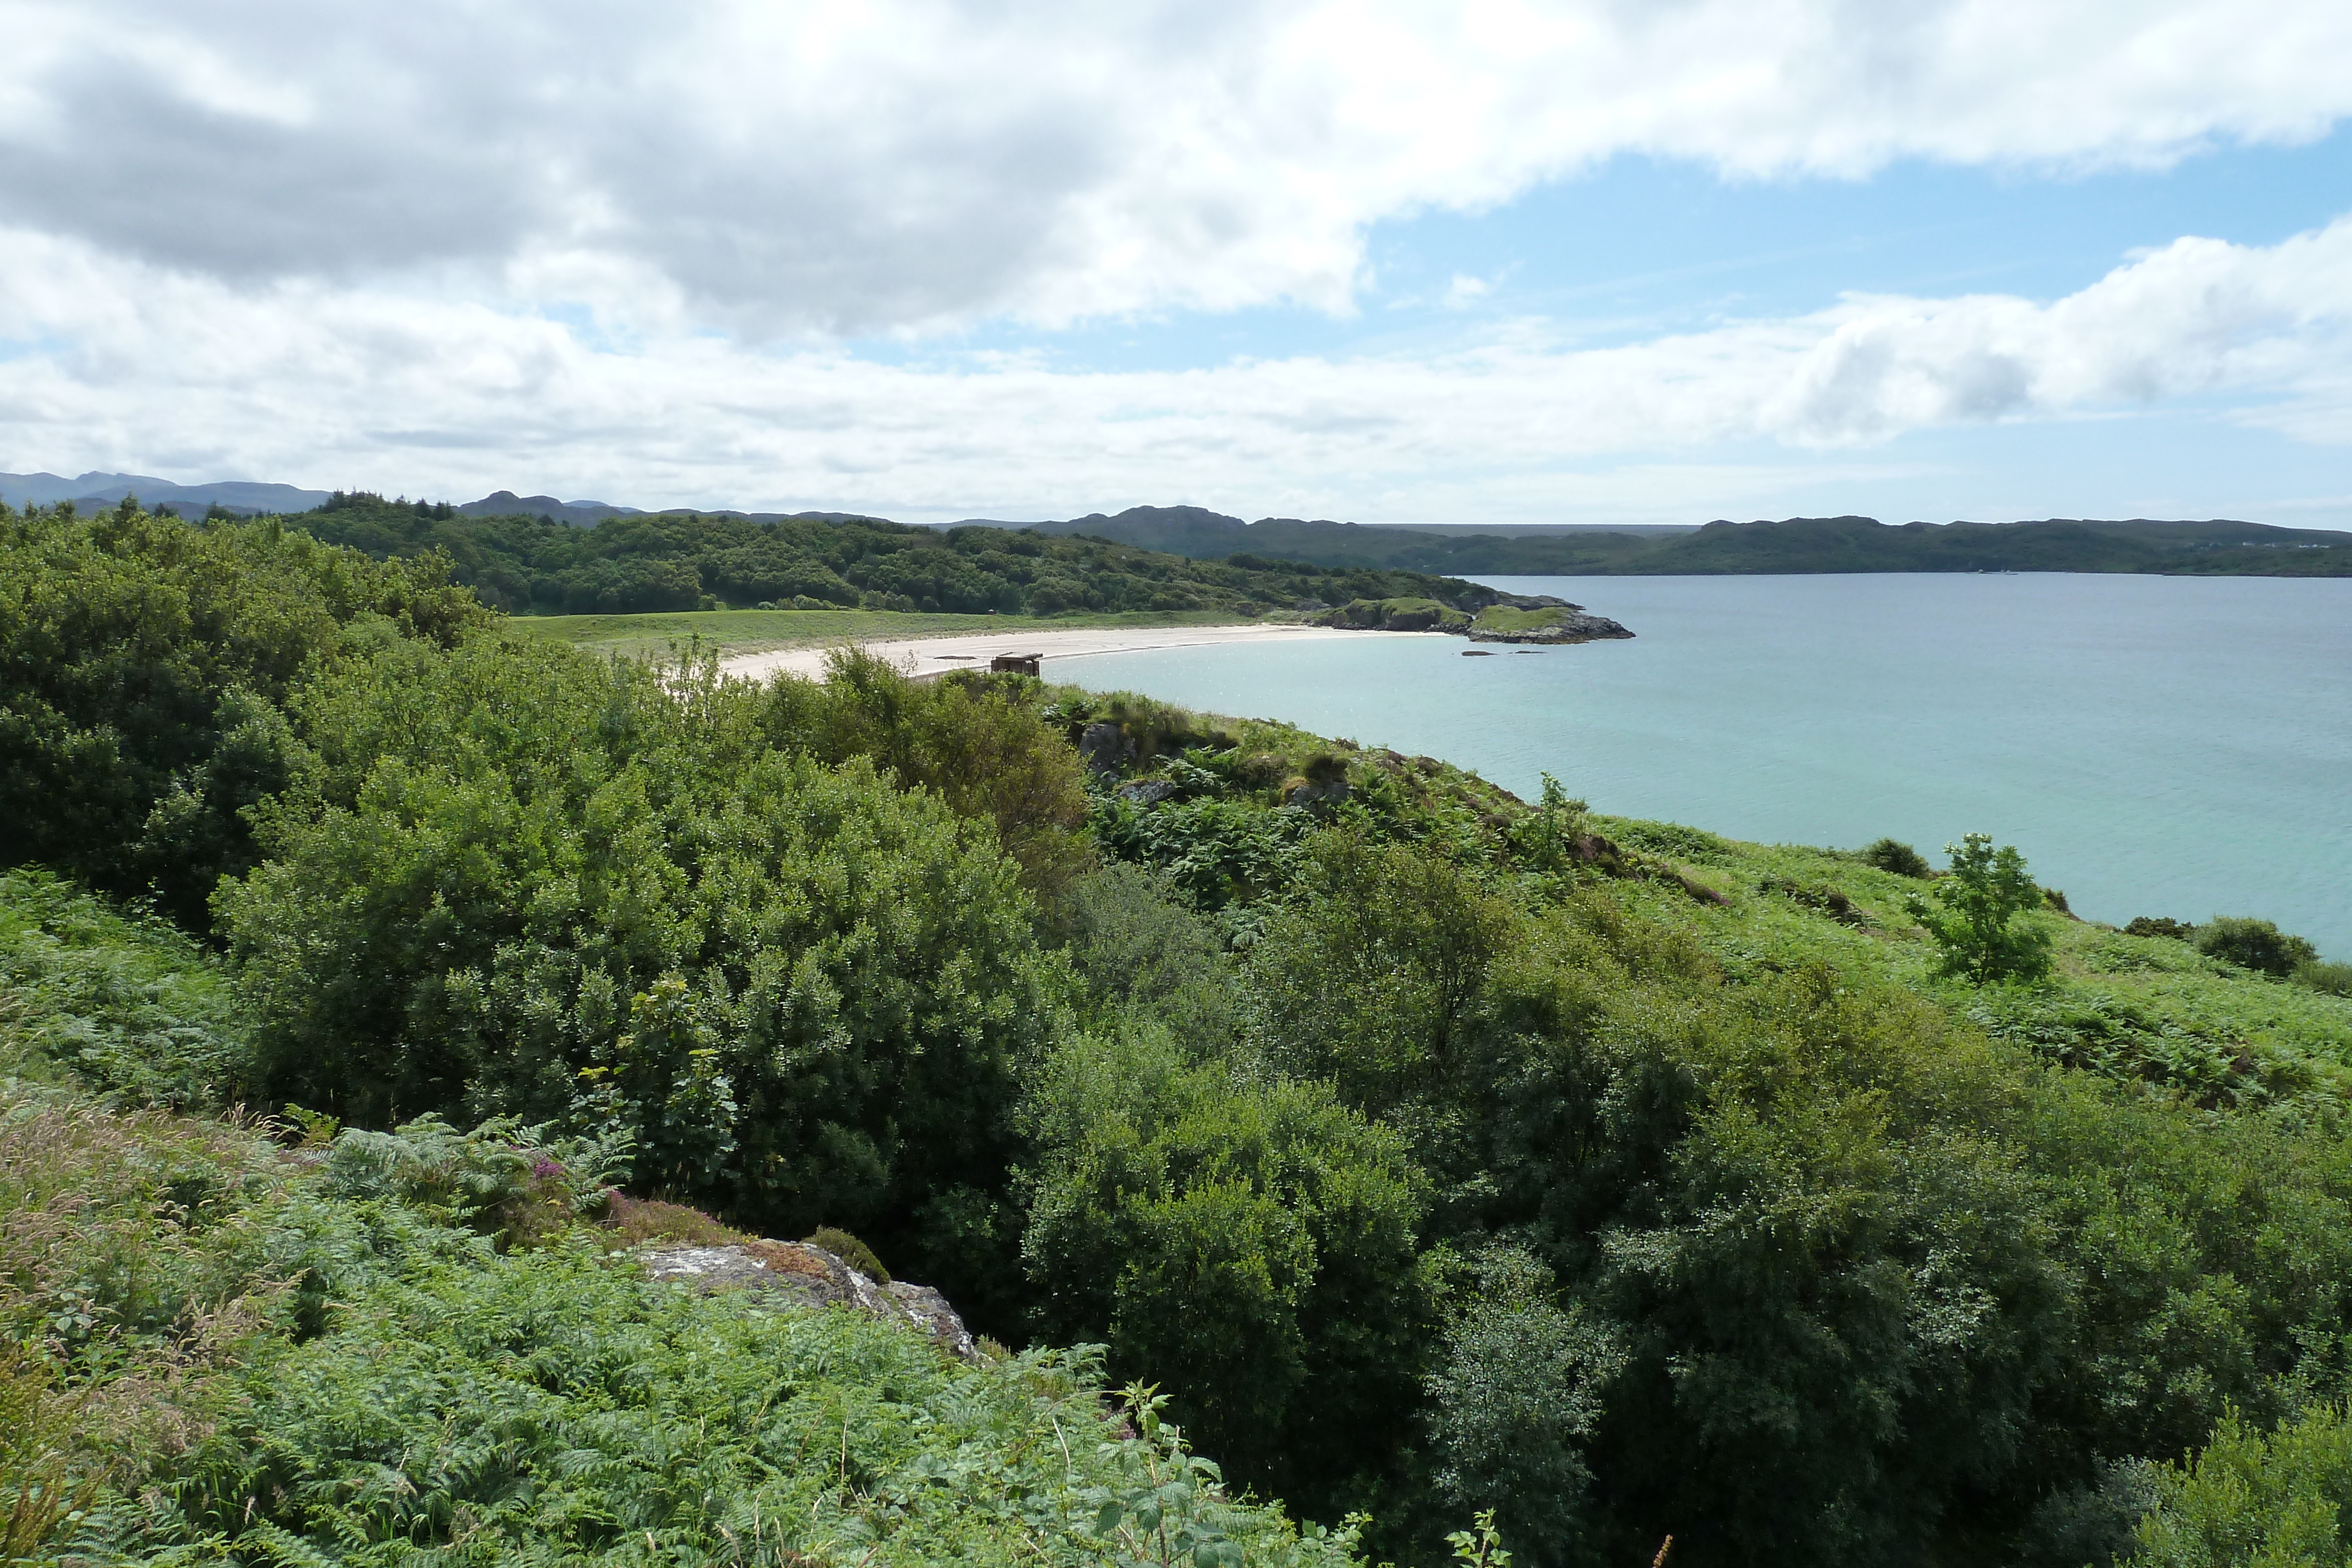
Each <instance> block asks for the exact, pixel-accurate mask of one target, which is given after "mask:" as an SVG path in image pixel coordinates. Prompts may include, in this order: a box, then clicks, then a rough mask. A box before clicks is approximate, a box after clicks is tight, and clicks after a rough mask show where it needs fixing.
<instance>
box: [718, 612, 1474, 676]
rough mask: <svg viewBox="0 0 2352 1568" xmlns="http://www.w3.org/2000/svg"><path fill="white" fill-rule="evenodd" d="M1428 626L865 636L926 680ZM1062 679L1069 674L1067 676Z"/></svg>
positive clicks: (811, 666) (748, 668)
mask: <svg viewBox="0 0 2352 1568" xmlns="http://www.w3.org/2000/svg"><path fill="white" fill-rule="evenodd" d="M1429 635H1430V633H1429V632H1353V631H1346V630H1342V629H1340V628H1339V627H1334V626H1289V625H1274V626H1268V625H1259V624H1253V623H1246V622H1244V623H1241V624H1236V625H1232V626H1138V627H1117V626H1093V627H1072V628H1070V629H1069V630H1067V631H1051V632H982V633H977V634H971V635H949V636H944V637H914V638H906V639H901V640H895V641H889V642H867V643H865V644H864V645H865V647H866V651H867V652H868V653H877V654H879V655H880V656H881V657H883V658H885V659H887V660H889V661H890V662H891V663H892V664H897V665H898V666H899V667H900V668H901V669H905V670H907V671H908V672H909V673H910V674H913V675H914V676H915V678H916V679H918V680H921V679H923V678H925V677H927V676H930V675H940V674H946V673H947V672H948V671H950V670H969V669H972V668H975V667H977V668H979V669H983V670H984V669H986V668H988V664H989V661H990V660H991V659H993V658H996V657H997V656H999V655H1000V654H1006V653H1024V654H1026V653H1034V654H1035V655H1037V657H1039V658H1040V659H1042V660H1044V661H1045V665H1044V671H1043V673H1044V674H1045V677H1046V678H1047V679H1049V680H1050V679H1053V678H1054V677H1055V668H1054V666H1055V664H1059V663H1060V662H1061V661H1063V660H1066V659H1079V658H1084V657H1086V656H1087V655H1088V654H1091V653H1149V652H1151V651H1154V650H1157V649H1160V648H1197V647H1202V646H1205V645H1208V644H1211V643H1303V642H1309V641H1315V640H1319V639H1326V638H1332V637H1426V636H1429ZM826 652H827V650H826V649H824V648H821V647H819V648H778V649H775V650H773V651H772V652H769V653H739V654H737V655H735V656H734V657H732V658H730V659H725V660H722V661H720V664H719V667H720V668H721V669H723V670H724V671H726V672H727V674H730V675H741V676H746V677H748V678H751V679H753V680H765V679H767V678H768V677H769V676H770V675H773V674H794V675H821V674H824V656H825V653H826ZM1064 678H1067V677H1064Z"/></svg>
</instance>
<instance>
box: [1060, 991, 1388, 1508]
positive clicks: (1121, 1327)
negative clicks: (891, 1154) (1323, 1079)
mask: <svg viewBox="0 0 2352 1568" xmlns="http://www.w3.org/2000/svg"><path fill="white" fill-rule="evenodd" d="M1026 1115H1027V1117H1028V1120H1029V1124H1030V1129H1031V1133H1032V1136H1033V1137H1034V1140H1035V1144H1036V1147H1037V1149H1038V1154H1037V1156H1036V1158H1037V1162H1038V1163H1037V1166H1036V1168H1035V1170H1034V1174H1033V1176H1031V1178H1030V1184H1029V1185H1030V1188H1031V1191H1032V1194H1033V1197H1032V1199H1031V1207H1030V1215H1029V1223H1028V1228H1027V1232H1026V1235H1025V1238H1024V1242H1023V1249H1024V1257H1025V1259H1026V1260H1027V1263H1028V1269H1029V1274H1030V1278H1031V1280H1032V1281H1033V1282H1034V1284H1035V1286H1036V1287H1037V1291H1038V1293H1037V1296H1036V1306H1035V1313H1036V1323H1037V1327H1038V1328H1039V1329H1040V1330H1041V1331H1042V1332H1043V1333H1045V1334H1046V1335H1048V1336H1050V1337H1054V1338H1059V1339H1070V1338H1094V1337H1097V1336H1100V1337H1102V1338H1105V1339H1107V1340H1108V1343H1109V1344H1110V1347H1111V1356H1112V1362H1113V1364H1114V1367H1116V1368H1124V1369H1128V1371H1129V1373H1130V1375H1150V1376H1155V1377H1159V1378H1160V1379H1162V1380H1163V1383H1164V1385H1166V1386H1168V1387H1169V1389H1170V1392H1171V1394H1172V1396H1174V1408H1175V1410H1176V1412H1177V1414H1178V1415H1179V1416H1181V1417H1182V1418H1183V1420H1184V1423H1185V1429H1186V1430H1187V1431H1188V1432H1190V1433H1192V1434H1193V1435H1194V1436H1195V1437H1196V1438H1197V1439H1198V1440H1199V1442H1200V1445H1201V1447H1202V1448H1203V1449H1205V1450H1207V1451H1210V1452H1213V1453H1217V1454H1220V1455H1222V1456H1223V1462H1224V1463H1225V1465H1226V1467H1227V1469H1228V1470H1229V1471H1230V1472H1231V1473H1232V1474H1233V1475H1234V1477H1235V1478H1237V1479H1243V1480H1246V1481H1247V1482H1248V1483H1249V1484H1250V1485H1252V1486H1254V1487H1256V1488H1259V1489H1261V1490H1265V1491H1267V1492H1269V1493H1271V1494H1273V1495H1279V1496H1283V1497H1286V1498H1288V1499H1290V1500H1292V1501H1294V1502H1295V1503H1297V1505H1298V1506H1299V1507H1301V1508H1303V1509H1304V1510H1306V1511H1307V1512H1308V1513H1309V1514H1311V1515H1314V1516H1318V1517H1336V1516H1337V1515H1338V1514H1339V1513H1340V1512H1343V1511H1347V1510H1348V1509H1350V1508H1355V1507H1360V1506H1363V1505H1365V1504H1366V1503H1367V1502H1369V1501H1370V1500H1371V1499H1372V1497H1373V1495H1374V1493H1375V1492H1376V1491H1377V1490H1378V1489H1379V1487H1380V1486H1381V1480H1382V1471H1383V1470H1384V1469H1387V1468H1388V1467H1390V1466H1391V1465H1393V1464H1394V1462H1395V1455H1394V1452H1393V1450H1392V1449H1390V1448H1388V1446H1387V1445H1385V1444H1370V1445H1368V1444H1366V1443H1364V1442H1363V1441H1362V1437H1363V1434H1365V1433H1367V1432H1373V1431H1395V1430H1398V1429H1399V1428H1400V1427H1402V1426H1404V1425H1406V1424H1409V1423H1410V1420H1411V1412H1412V1406H1413V1405H1414V1403H1415V1401H1416V1396H1417V1388H1416V1377H1417V1374H1418V1370H1419V1367H1418V1358H1419V1350H1418V1347H1419V1345H1420V1343H1422V1324H1423V1321H1424V1319H1425V1317H1426V1315H1427V1307H1426V1304H1425V1301H1426V1290H1427V1286H1426V1282H1425V1281H1424V1279H1423V1271H1422V1270H1421V1268H1420V1266H1419V1264H1418V1262H1417V1260H1416V1257H1415V1236H1414V1228H1415V1226H1416V1224H1417V1223H1418V1221H1419V1218H1420V1215H1421V1207H1422V1201H1423V1199H1422V1194H1421V1192H1420V1188H1419V1183H1418V1181H1417V1179H1416V1176H1415V1174H1414V1172H1413V1171H1412V1166H1411V1163H1410V1162H1409V1161H1408V1160H1407V1158H1406V1157H1405V1152H1404V1148H1403V1145H1402V1141H1401V1140H1400V1139H1398V1138H1397V1137H1396V1135H1395V1134H1392V1133H1390V1132H1388V1131H1386V1130H1385V1129H1383V1128H1381V1127H1379V1126H1376V1125H1373V1124H1369V1123H1367V1122H1365V1121H1364V1120H1363V1119H1362V1118H1361V1117H1360V1116H1359V1115H1357V1114H1356V1113H1353V1112H1351V1111H1349V1109H1347V1108H1346V1107H1345V1106H1343V1105H1341V1104H1339V1103H1337V1102H1336V1101H1335V1100H1334V1099H1333V1097H1332V1095H1331V1093H1330V1092H1329V1090H1328V1088H1326V1087H1324V1086H1322V1085H1319V1084H1313V1083H1299V1082H1286V1081H1283V1080H1280V1079H1274V1078H1269V1077H1267V1076H1265V1074H1263V1073H1262V1072H1259V1071H1254V1070H1252V1069H1251V1068H1249V1067H1248V1066H1247V1065H1245V1064H1244V1063H1242V1062H1238V1061H1232V1060H1225V1061H1206V1062H1199V1063H1192V1062H1188V1061H1187V1060H1186V1056H1185V1053H1184V1052H1183V1051H1181V1048H1180V1047H1178V1046H1177V1045H1176V1044H1174V1043H1173V1042H1171V1041H1170V1040H1168V1039H1167V1038H1166V1036H1165V1035H1164V1034H1160V1035H1151V1034H1143V1035H1136V1036H1130V1037H1127V1038H1124V1039H1114V1040H1094V1039H1084V1038H1082V1039H1080V1040H1076V1041H1073V1042H1071V1043H1069V1044H1068V1045H1066V1046H1065V1047H1064V1048H1063V1049H1062V1050H1061V1051H1059V1052H1058V1053H1057V1054H1056V1056H1055V1059H1054V1060H1053V1061H1052V1062H1051V1063H1050V1064H1049V1065H1048V1067H1047V1069H1046V1071H1045V1072H1044V1073H1043V1074H1042V1076H1041V1080H1040V1082H1039V1085H1038V1087H1037V1088H1036V1089H1035V1090H1034V1092H1033V1093H1032V1096H1031V1098H1030V1101H1029V1103H1028V1108H1027V1111H1026Z"/></svg>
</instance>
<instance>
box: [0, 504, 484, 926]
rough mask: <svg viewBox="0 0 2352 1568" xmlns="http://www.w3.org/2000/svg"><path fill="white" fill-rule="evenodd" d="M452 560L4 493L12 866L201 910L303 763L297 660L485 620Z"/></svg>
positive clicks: (454, 634) (4, 754)
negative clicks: (27, 865)
mask: <svg viewBox="0 0 2352 1568" xmlns="http://www.w3.org/2000/svg"><path fill="white" fill-rule="evenodd" d="M447 570H448V563H447V562H446V560H445V559H442V558H440V557H438V556H432V555H427V556H423V557H420V558H419V559H415V560H410V561H405V562H396V563H389V564H380V563H377V562H374V561H371V560H369V559H367V558H366V557H364V556H362V555H361V554H359V553H358V552H357V551H353V550H341V549H328V548H326V547H323V546H320V545H319V544H317V543H315V542H313V541H312V540H310V538H305V537H303V536H302V535H299V534H295V533H289V532H287V531H285V530H283V529H281V528H279V527H278V525H277V524H275V523H263V524H250V525H210V526H203V527H198V526H194V525H190V524H187V523H184V522H181V521H180V520H178V519H177V518H175V517H168V516H167V517H156V516H152V515H150V514H148V513H145V512H142V511H140V510H139V509H138V507H137V506H136V504H135V503H133V502H131V501H129V500H125V501H124V502H123V503H122V505H121V506H119V507H114V508H112V509H110V510H109V511H105V512H101V513H99V514H97V515H96V516H93V517H79V516H76V515H75V514H74V512H73V511H72V509H71V508H70V507H51V508H47V509H42V508H34V509H33V510H31V511H28V512H23V513H17V512H12V511H9V510H7V509H6V508H5V507H0V821H6V822H7V823H8V824H9V833H8V840H7V842H8V845H9V848H8V851H7V855H6V858H7V861H8V862H9V863H11V864H17V863H24V862H33V863H37V864H43V865H49V866H53V867H56V868H57V869H58V870H61V871H66V872H68V873H71V874H72V875H74V876H75V877H77V878H79V879H80V880H82V881H84V882H86V883H90V884H92V885H94V886H97V887H100V888H102V889H105V890H107V891H109V892H112V893H117V894H141V893H150V892H152V894H155V896H156V897H157V898H158V900H159V901H160V902H161V903H162V904H163V907H164V908H165V909H166V910H167V911H169V912H170V913H171V914H172V915H174V916H176V917H177V918H179V919H180V920H182V921H183V922H184V923H188V924H191V925H202V923H203V919H204V914H205V900H206V899H207V898H208V897H209V896H210V895H211V894H212V890H213V885H214V883H215V882H216V881H217V880H218V879H219V878H220V877H221V875H222V874H224V873H241V872H243V871H245V870H247V869H248V868H249V867H250V866H251V865H252V864H253V862H254V860H255V858H256V857H255V851H254V845H253V840H252V834H251V831H250V829H249V828H248V826H247V821H246V820H245V818H244V816H243V813H244V811H245V810H246V809H247V808H248V807H251V806H253V805H254V804H256V803H257V802H258V801H260V800H264V799H265V798H266V797H268V795H269V794H271V793H272V792H274V791H276V790H278V789H283V788H284V787H285V786H286V785H287V783H288V782H289V780H290V779H292V778H293V777H294V776H295V775H296V774H297V773H298V772H299V770H300V768H302V767H303V765H304V753H303V750H302V747H300V745H299V742H298V741H297V740H296V739H295V737H293V736H292V734H291V733H290V732H289V729H288V727H287V726H286V723H285V721H284V719H283V717H282V716H280V714H279V712H278V706H279V705H280V704H282V703H283V702H284V701H285V700H286V697H287V695H288V693H289V691H290V690H292V689H293V687H294V686H295V685H296V684H297V683H298V682H299V680H300V679H302V678H303V676H304V675H305V674H306V672H310V671H314V670H320V669H332V668H337V667H340V666H341V664H343V663H344V662H346V661H347V660H349V659H351V658H352V657H353V656H355V654H356V653H359V652H360V651H362V650H364V649H366V648H369V647H372V646H374V645H376V644H380V643H385V642H387V641H401V640H411V639H413V640H420V641H423V642H425V643H431V644H434V645H438V646H446V645H448V644H450V643H454V642H455V641H457V639H458V638H460V637H462V636H464V635H465V634H467V632H469V631H471V630H472V629H474V628H477V627H479V626H481V625H484V624H486V623H487V622H488V619H489V618H488V615H487V614H486V613H485V612H484V611H483V610H482V608H481V606H480V605H479V604H478V603H476V602H475V601H474V599H473V597H472V596H471V595H470V594H467V593H466V592H465V591H463V590H459V589H454V588H451V587H449V586H448V585H447V583H446V577H447Z"/></svg>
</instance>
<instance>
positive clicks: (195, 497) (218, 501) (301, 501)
mask: <svg viewBox="0 0 2352 1568" xmlns="http://www.w3.org/2000/svg"><path fill="white" fill-rule="evenodd" d="M125 496H136V497H139V499H140V501H141V503H142V504H143V505H145V506H149V507H166V506H168V507H173V508H175V509H177V510H180V511H187V510H190V509H192V508H193V509H194V510H195V511H198V512H202V511H203V510H205V508H206V507H227V508H228V509H229V510H230V511H233V512H238V513H243V514H247V515H250V514H252V513H256V512H307V511H309V510H310V508H311V507H315V506H317V505H318V504H319V503H320V502H321V501H323V500H325V499H326V498H327V496H328V492H327V491H324V490H305V489H302V488H300V487H299V486H294V485H259V484H255V483H253V482H251V481H249V480H245V479H223V480H218V481H215V482H214V483H212V484H209V485H174V484H173V483H172V481H170V480H169V479H158V478H156V477H154V476H152V475H149V474H99V473H89V474H84V475H83V476H81V477H79V479H65V478H60V477H58V476H57V475H55V474H0V501H5V502H7V503H8V504H9V505H10V506H12V507H25V506H42V507H47V506H52V505H54V504H56V503H57V502H59V501H72V502H74V503H76V504H77V505H81V506H105V507H110V506H112V505H113V504H114V503H115V502H117V501H120V500H121V499H122V497H125Z"/></svg>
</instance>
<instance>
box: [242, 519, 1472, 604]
mask: <svg viewBox="0 0 2352 1568" xmlns="http://www.w3.org/2000/svg"><path fill="white" fill-rule="evenodd" d="M289 521H291V522H295V523H296V524H297V525H298V526H299V527H301V528H307V529H309V530H310V532H312V533H314V534H316V535H317V536H318V537H319V538H322V539H326V540H330V541H331V542H333V543H336V544H344V545H350V546H352V547H354V548H355V549H362V550H364V551H366V552H367V553H368V554H370V555H373V556H375V557H378V558H384V557H391V556H413V555H420V554H422V553H424V552H425V551H426V550H437V551H440V552H442V553H443V554H445V555H446V556H447V557H448V559H450V560H451V561H452V562H453V563H454V570H455V573H456V577H457V580H458V581H459V582H461V583H464V584H466V585H467V586H468V587H471V588H473V589H475V590H476V591H478V592H479V593H480V594H481V596H482V598H483V600H484V601H487V602H488V603H490V604H492V605H495V606H497V607H498V608H499V609H501V610H506V611H510V612H514V613H516V614H539V615H566V614H569V615H580V614H592V613H593V614H625V613H635V612H647V611H661V610H692V609H694V608H696V606H697V605H698V604H699V603H701V602H702V601H703V600H704V598H705V597H706V596H708V597H709V598H711V599H712V600H713V601H716V602H717V603H720V604H727V605H733V606H736V607H738V608H741V607H747V606H750V605H754V604H759V603H763V602H765V603H787V602H791V601H795V600H806V601H812V602H815V603H822V604H834V605H863V606H865V607H866V608H868V609H875V610H920V611H947V612H961V613H965V614H986V613H989V612H997V613H1001V614H1015V613H1024V612H1025V613H1028V614H1033V615H1054V614H1058V613H1060V612H1064V611H1074V610H1083V611H1119V610H1156V611H1187V610H1219V611H1228V612H1235V613H1255V612H1259V611H1262V610H1265V609H1267V608H1280V609H1288V608H1290V607H1291V606H1293V605H1294V604H1297V603H1301V602H1318V603H1337V602H1340V601H1346V600H1351V599H1386V598H1395V597H1412V598H1418V599H1424V600H1432V601H1435V600H1443V601H1444V602H1445V603H1446V604H1447V605H1449V606H1452V605H1459V606H1462V607H1463V608H1465V609H1474V610H1475V609H1476V608H1478V607H1479V606H1481V605H1485V604H1489V603H1492V602H1493V601H1494V598H1495V594H1494V591H1493V590H1492V589H1486V588H1481V587H1478V586H1477V585H1475V584H1473V583H1468V582H1464V581H1460V580H1456V579H1453V578H1443V577H1430V576H1427V575H1424V574H1423V573H1420V572H1413V571H1396V570H1379V569H1370V568H1353V569H1341V570H1326V569H1324V568H1321V567H1313V566H1305V565H1300V564H1297V563H1294V562H1288V561H1281V562H1275V561H1267V562H1260V563H1257V564H1255V565H1243V564H1241V563H1238V562H1228V561H1201V560H1192V559H1186V558H1184V557H1182V556H1179V555H1164V554H1160V553H1159V552H1156V551H1153V550H1146V549H1136V548H1135V547H1134V546H1132V545H1122V544H1114V543H1112V542H1110V541H1109V540H1108V539H1099V538H1047V537H1045V536H1042V535H1038V534H1033V533H1027V532H1023V531H1017V530H1014V529H1010V528H952V529H950V530H948V531H947V532H945V533H941V532H940V531H938V530H936V529H932V528H909V527H907V526H905V525H902V524H898V523H890V522H883V521H881V520H879V519H876V518H865V519H859V520H855V521H846V522H832V523H827V522H813V521H793V520H785V521H782V522H764V523H758V522H752V521H751V520H749V519H747V518H742V517H695V516H676V515H666V516H660V517H608V518H606V519H605V520H604V522H602V523H599V524H598V525H597V526H595V527H594V528H572V527H571V526H569V525H568V524H564V523H560V522H556V521H553V520H551V519H548V518H541V517H470V516H453V517H426V516H423V515H420V514H419V513H417V512H416V511H415V508H414V507H402V506H399V505H396V504H394V503H393V502H389V501H385V500H383V498H382V497H374V496H364V495H355V496H344V497H338V498H336V499H335V500H333V501H330V502H328V503H327V504H326V505H325V506H322V507H320V508H319V509H318V510H317V511H315V512H309V513H305V514H304V515H303V516H302V517H299V519H289Z"/></svg>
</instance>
